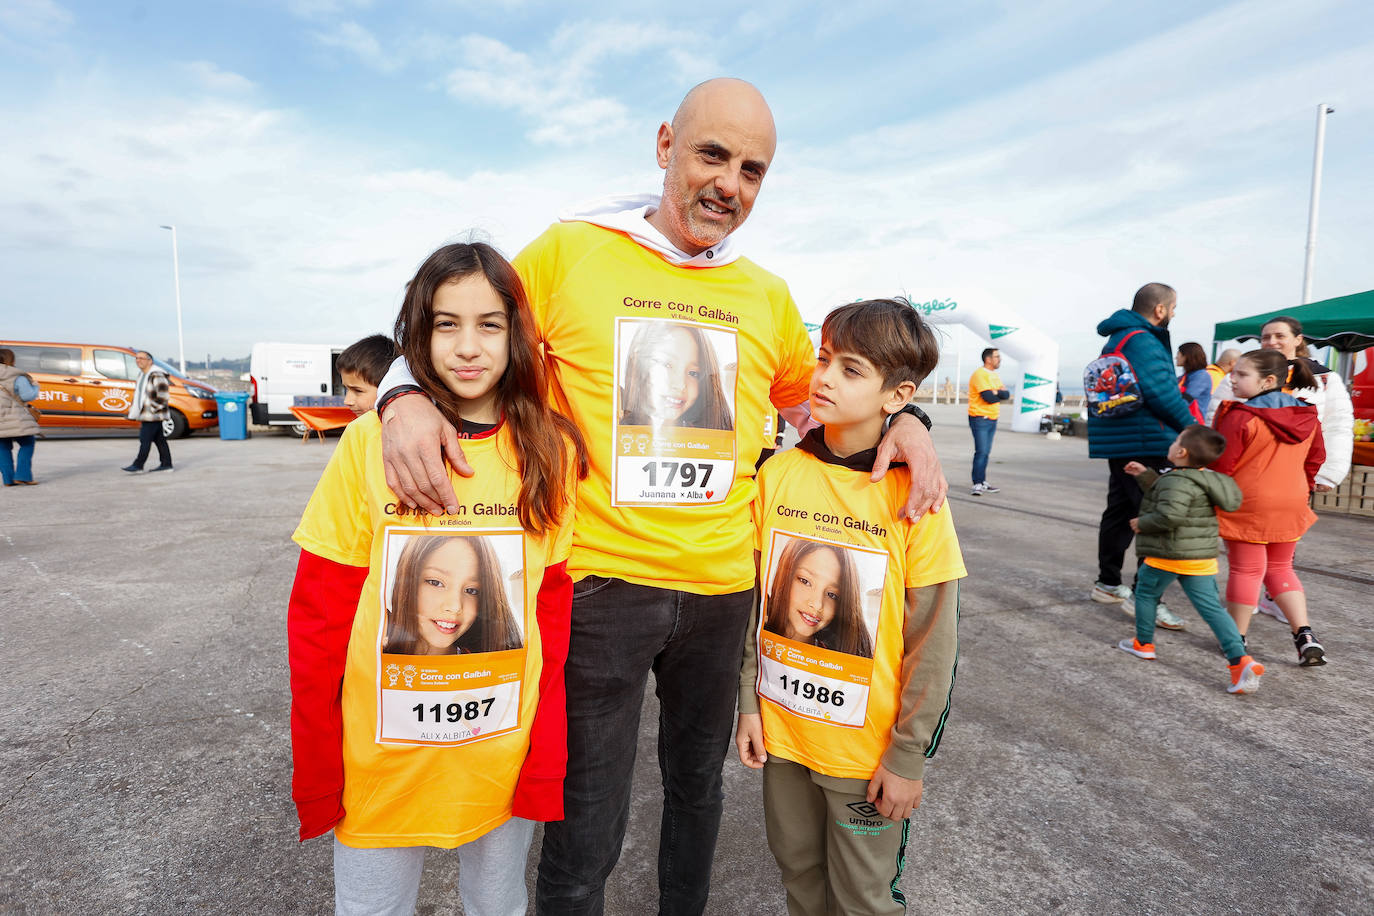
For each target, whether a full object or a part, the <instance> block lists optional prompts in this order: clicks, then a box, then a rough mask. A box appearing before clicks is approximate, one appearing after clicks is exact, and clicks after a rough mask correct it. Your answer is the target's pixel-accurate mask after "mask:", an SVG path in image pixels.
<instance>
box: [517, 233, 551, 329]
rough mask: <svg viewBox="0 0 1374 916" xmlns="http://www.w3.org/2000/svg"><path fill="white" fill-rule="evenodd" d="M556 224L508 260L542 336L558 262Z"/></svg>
mask: <svg viewBox="0 0 1374 916" xmlns="http://www.w3.org/2000/svg"><path fill="white" fill-rule="evenodd" d="M558 225H559V224H558V223H554V224H553V225H552V226H549V227H548V228H547V229H545V230H544V231H543V233H541V234H540V236H539V237H538V238H537V239H535V240H534V241H533V242H530V243H529V244H528V245H526V246H525V247H524V248H523V249H521V251H520V253H519V254H517V255H516V256H515V259H514V260H513V261H511V263H512V264H513V265H514V266H515V272H516V273H518V274H519V275H520V282H521V283H522V284H523V285H524V287H525V296H526V297H527V298H528V299H529V303H530V309H531V310H532V311H533V312H534V324H535V328H536V330H537V331H538V332H539V335H540V337H541V338H542V337H543V329H544V328H545V327H546V326H547V321H548V310H549V299H550V297H551V296H552V295H553V277H554V272H555V268H556V266H557V262H558V258H557V252H558V243H557V240H556V238H555V235H554V232H555V230H556V229H557V228H558Z"/></svg>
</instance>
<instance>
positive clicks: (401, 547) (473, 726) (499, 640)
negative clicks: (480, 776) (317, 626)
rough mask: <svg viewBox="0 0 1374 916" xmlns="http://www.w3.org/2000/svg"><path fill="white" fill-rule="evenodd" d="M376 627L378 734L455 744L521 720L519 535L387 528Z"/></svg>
mask: <svg viewBox="0 0 1374 916" xmlns="http://www.w3.org/2000/svg"><path fill="white" fill-rule="evenodd" d="M383 549H384V560H383V562H384V566H383V569H384V570H385V574H384V575H383V577H382V581H381V603H382V607H383V609H384V613H383V614H382V615H381V621H380V626H379V628H378V633H377V652H378V665H377V672H378V683H377V742H378V743H379V744H425V745H459V744H468V743H470V742H473V741H480V740H482V739H484V738H490V737H492V736H494V735H500V734H504V733H506V732H509V731H511V730H513V729H515V728H517V727H518V726H519V720H520V691H521V686H522V685H521V681H522V678H523V675H524V670H525V633H526V629H527V626H526V624H527V622H526V620H525V613H526V612H525V584H524V567H525V556H524V538H523V537H522V536H521V533H520V531H519V530H518V529H496V530H491V531H484V532H480V533H468V532H464V533H463V534H451V533H448V532H434V531H432V530H426V529H423V528H390V529H388V530H387V531H386V541H385V545H384V548H383Z"/></svg>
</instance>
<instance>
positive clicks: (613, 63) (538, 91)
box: [0, 0, 1374, 380]
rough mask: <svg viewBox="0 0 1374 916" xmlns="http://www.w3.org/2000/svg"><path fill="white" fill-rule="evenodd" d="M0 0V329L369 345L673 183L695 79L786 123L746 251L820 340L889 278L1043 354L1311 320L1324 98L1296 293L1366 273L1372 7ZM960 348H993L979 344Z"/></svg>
mask: <svg viewBox="0 0 1374 916" xmlns="http://www.w3.org/2000/svg"><path fill="white" fill-rule="evenodd" d="M578 6H579V5H577V4H565V3H551V2H549V3H546V2H523V0H504V2H503V0H483V2H480V3H479V2H468V0H411V2H386V3H383V2H375V3H374V2H369V0H289V2H285V3H280V2H269V0H245V2H242V3H232V4H231V3H204V4H191V3H185V2H176V3H172V2H158V0H147V2H126V0H102V2H98V3H97V2H90V3H62V4H60V3H58V2H55V0H0V146H3V149H4V156H3V160H2V161H3V162H4V164H5V168H4V169H3V170H0V276H3V278H4V287H3V290H0V303H2V304H3V311H2V312H0V315H2V316H3V319H2V320H0V337H6V338H18V339H51V340H89V341H95V342H109V343H129V344H131V345H136V346H140V347H148V348H150V349H152V350H154V351H155V352H157V353H158V354H159V355H164V356H166V355H173V354H175V352H176V343H177V341H176V319H175V310H174V304H173V290H172V263H171V262H172V258H171V238H170V233H168V232H166V231H164V230H161V229H159V228H158V226H159V224H163V223H174V224H176V226H177V227H178V241H179V244H180V254H181V261H180V263H181V292H182V300H183V307H184V315H185V337H186V350H187V355H188V357H191V358H193V359H203V358H204V355H205V354H207V353H209V354H213V355H214V356H215V357H216V358H219V357H233V356H241V355H246V354H247V352H248V350H249V348H250V346H251V344H252V343H253V342H254V341H259V340H285V341H320V342H339V343H348V342H350V341H352V340H354V339H356V338H358V337H360V336H362V335H364V334H366V333H371V332H374V331H380V330H385V329H386V328H387V327H388V326H389V325H390V322H391V321H392V319H393V318H394V313H395V309H396V307H397V305H398V304H399V301H400V296H401V288H402V285H403V284H404V282H405V281H406V280H407V279H408V278H409V277H410V275H411V274H412V273H413V271H414V269H415V267H416V266H417V265H418V263H419V262H420V261H421V260H423V258H424V256H425V255H426V254H427V253H428V252H429V251H431V250H432V249H433V248H435V247H437V246H438V245H440V244H443V243H444V242H446V241H450V240H453V239H458V238H466V237H468V235H469V233H471V232H472V231H473V230H477V231H478V232H480V233H482V234H483V236H484V237H485V238H487V239H489V240H490V241H492V242H493V243H495V244H496V245H497V246H498V247H500V248H502V249H503V250H505V251H506V252H507V253H508V254H514V253H515V252H516V251H518V250H519V248H520V247H521V246H522V245H523V244H524V243H525V242H527V241H529V240H530V239H531V238H533V237H534V236H535V235H536V234H537V233H538V232H539V231H540V230H541V229H542V228H543V226H544V225H546V224H547V223H548V222H549V221H551V220H552V219H553V218H555V216H556V214H557V213H558V212H559V211H560V210H562V209H564V208H567V207H571V206H575V205H576V204H577V203H579V202H581V201H585V200H588V199H591V198H595V197H599V196H602V195H605V194H611V193H621V192H626V191H642V190H657V189H658V188H660V187H661V173H659V172H658V170H657V169H656V167H655V165H654V161H653V139H654V132H655V130H656V128H657V126H658V124H659V122H660V121H661V120H663V119H665V118H667V117H669V116H671V113H672V111H673V109H674V108H675V107H676V104H677V102H678V100H679V99H680V98H681V96H682V94H683V93H684V92H685V91H686V89H688V88H689V87H690V86H691V85H693V84H694V83H695V82H697V81H699V80H701V79H704V78H707V77H710V76H714V75H722V74H727V75H735V76H741V77H744V78H746V79H749V80H751V81H753V82H755V83H756V84H757V85H758V86H759V87H760V88H761V89H762V90H763V92H764V94H765V95H766V96H767V97H768V99H769V100H770V102H771V104H772V106H773V110H774V112H775V115H776V117H777V121H778V132H779V145H778V154H777V157H776V159H775V161H774V164H773V168H772V170H771V171H770V172H769V175H768V178H767V181H766V182H765V184H764V189H763V192H762V195H761V197H760V199H759V202H758V204H757V206H756V207H755V210H754V214H753V216H752V217H751V218H750V221H749V223H748V225H747V226H746V227H745V228H744V229H743V230H742V233H741V235H742V237H743V241H744V243H745V245H746V246H747V251H748V252H749V253H750V255H751V257H752V258H753V259H754V260H755V261H757V262H759V263H760V264H762V265H763V266H765V267H767V268H769V269H771V270H773V271H775V272H776V273H779V274H781V275H782V276H783V277H785V278H786V279H787V280H788V281H789V283H790V284H791V287H792V290H793V294H794V295H795V297H796V299H797V301H798V303H799V304H800V305H801V308H802V312H803V314H804V315H805V316H806V317H807V318H808V319H809V320H815V319H817V318H819V317H820V316H821V315H823V314H824V313H825V311H826V310H827V309H829V308H830V307H832V306H833V305H835V304H837V303H839V302H842V301H845V300H846V299H850V298H853V297H855V296H857V295H873V294H881V293H889V292H899V291H900V292H906V293H909V294H911V295H912V296H913V297H919V298H933V297H941V298H953V299H956V300H959V301H961V302H976V303H986V304H988V305H990V306H1001V307H1005V308H1010V309H1014V310H1015V311H1016V312H1018V313H1020V314H1021V315H1023V316H1025V317H1026V318H1027V320H1028V321H1031V322H1034V323H1037V324H1039V325H1040V326H1041V327H1042V328H1044V329H1045V330H1047V331H1048V332H1050V333H1051V334H1052V335H1053V336H1055V337H1056V338H1058V339H1059V341H1060V342H1061V345H1062V347H1063V354H1062V364H1063V366H1064V367H1065V378H1066V380H1067V379H1069V378H1071V377H1073V376H1075V375H1076V374H1077V373H1078V371H1079V370H1080V369H1081V366H1082V364H1083V362H1084V361H1086V359H1087V358H1089V357H1090V356H1091V355H1092V354H1094V353H1095V352H1096V350H1097V341H1098V338H1097V337H1096V335H1095V333H1094V331H1093V327H1094V325H1095V324H1096V323H1097V321H1099V320H1100V319H1101V318H1102V317H1104V316H1105V315H1106V314H1107V313H1109V312H1110V311H1111V310H1112V309H1115V308H1117V307H1120V306H1122V305H1125V304H1127V303H1128V302H1129V298H1130V296H1131V294H1132V293H1133V292H1134V290H1135V289H1136V288H1137V287H1138V286H1139V285H1141V284H1142V283H1144V282H1147V281H1151V280H1160V281H1163V282H1167V283H1170V284H1172V285H1174V286H1175V287H1177V288H1178V289H1179V291H1180V312H1179V317H1178V319H1177V320H1176V322H1175V332H1174V335H1175V340H1176V341H1183V340H1190V339H1196V340H1200V341H1203V342H1204V343H1206V342H1208V341H1210V340H1211V333H1210V330H1211V326H1212V324H1213V323H1214V322H1216V321H1218V320H1223V319H1227V318H1232V317H1238V316H1242V315H1245V314H1249V313H1252V312H1257V311H1262V310H1267V309H1271V308H1280V307H1283V306H1286V305H1291V304H1296V303H1297V302H1298V301H1299V300H1300V293H1301V282H1302V266H1303V246H1304V241H1305V236H1306V222H1307V204H1308V191H1309V182H1310V178H1311V166H1312V146H1313V128H1314V122H1315V114H1316V107H1317V104H1318V103H1319V102H1326V103H1328V104H1330V105H1331V106H1333V107H1334V108H1335V109H1336V113H1335V114H1334V115H1332V116H1331V117H1330V120H1329V122H1328V128H1327V146H1326V159H1325V184H1324V192H1323V196H1322V201H1321V203H1322V209H1321V234H1320V239H1319V241H1320V246H1319V252H1318V257H1317V266H1316V273H1315V278H1316V279H1315V288H1314V293H1315V296H1316V298H1326V297H1330V296H1338V295H1344V294H1347V293H1353V292H1359V291H1363V290H1365V289H1369V288H1371V287H1374V257H1371V251H1374V168H1372V167H1371V166H1374V94H1372V93H1374V6H1371V4H1369V3H1368V2H1367V0H1350V2H1339V0H1337V2H1327V0H1303V2H1279V0H1249V2H1240V3H1214V2H1206V0H1186V2H1177V0H1156V2H1151V3H1124V2H1119V0H1026V2H1010V0H1003V2H983V0H971V2H966V3H962V4H956V5H951V4H933V3H917V4H910V3H902V4H898V3H881V2H872V0H850V2H847V3H844V4H833V3H823V4H822V3H818V4H806V3H798V2H786V3H783V2H776V3H775V2H771V0H761V2H755V3H751V4H748V5H746V7H745V10H744V11H743V12H741V11H740V9H739V8H737V7H734V6H729V5H727V6H725V7H720V6H718V5H717V6H715V7H698V8H693V11H692V16H691V18H684V17H683V16H682V15H681V8H680V7H676V8H675V7H668V6H666V5H659V4H655V3H652V2H645V0H636V2H633V3H623V4H622V3H615V2H610V3H602V4H599V5H597V6H596V9H595V11H594V12H580V11H575V10H576V8H577V7H578ZM967 346H968V347H969V348H974V347H976V343H974V342H968V343H967Z"/></svg>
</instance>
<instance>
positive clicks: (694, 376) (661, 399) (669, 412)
mask: <svg viewBox="0 0 1374 916" xmlns="http://www.w3.org/2000/svg"><path fill="white" fill-rule="evenodd" d="M640 359H642V360H643V361H644V376H645V382H646V385H645V390H646V392H647V401H648V403H647V404H645V405H644V411H645V413H647V414H648V415H649V416H651V417H653V418H654V419H656V420H666V421H672V420H677V419H679V418H680V417H681V416H682V415H683V414H684V413H686V412H687V410H688V408H690V407H691V406H692V405H693V404H695V403H696V400H697V394H698V393H699V392H700V390H701V354H700V353H698V352H697V344H696V340H695V339H693V337H692V334H691V332H690V331H688V330H687V329H686V328H674V329H673V330H672V331H669V332H668V334H667V335H666V336H664V337H662V338H659V339H658V340H656V341H654V342H653V343H652V344H651V345H650V346H649V347H648V348H647V349H646V351H645V352H644V353H642V354H640Z"/></svg>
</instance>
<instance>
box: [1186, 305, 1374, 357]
mask: <svg viewBox="0 0 1374 916" xmlns="http://www.w3.org/2000/svg"><path fill="white" fill-rule="evenodd" d="M1280 315H1288V316H1290V317H1293V318H1296V319H1298V321H1301V322H1302V336H1303V337H1305V338H1306V339H1307V342H1308V343H1311V344H1315V345H1316V346H1319V347H1335V348H1336V349H1337V350H1344V351H1345V352H1347V353H1349V352H1354V351H1355V350H1363V349H1365V348H1366V347H1374V289H1371V290H1369V291H1368V292H1364V293H1355V294H1354V295H1351V296H1338V297H1337V298H1335V299H1323V300H1322V301H1321V302H1312V303H1309V304H1307V305H1299V306H1294V307H1293V308H1286V309H1276V310H1275V311H1272V312H1261V313H1260V314H1258V315H1251V316H1250V317H1249V318H1237V319H1235V320H1234V321H1222V322H1220V323H1218V324H1217V326H1216V329H1215V330H1214V331H1213V332H1212V339H1213V340H1258V339H1259V333H1260V328H1261V327H1262V326H1263V325H1264V323H1265V322H1266V321H1268V320H1269V319H1271V318H1277V317H1278V316H1280Z"/></svg>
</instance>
